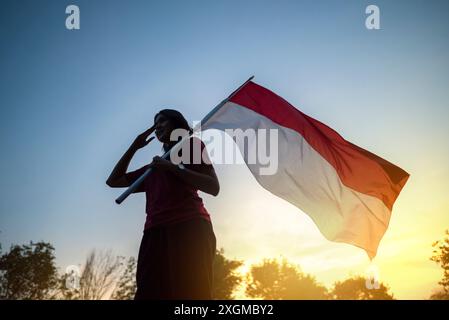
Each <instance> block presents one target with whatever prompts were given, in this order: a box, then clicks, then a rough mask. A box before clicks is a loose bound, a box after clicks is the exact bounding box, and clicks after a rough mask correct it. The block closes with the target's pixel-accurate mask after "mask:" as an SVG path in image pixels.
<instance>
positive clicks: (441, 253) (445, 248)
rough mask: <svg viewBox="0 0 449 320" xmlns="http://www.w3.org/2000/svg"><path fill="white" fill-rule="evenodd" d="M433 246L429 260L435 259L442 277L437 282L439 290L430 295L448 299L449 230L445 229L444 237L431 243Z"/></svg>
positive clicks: (434, 298) (436, 298)
mask: <svg viewBox="0 0 449 320" xmlns="http://www.w3.org/2000/svg"><path fill="white" fill-rule="evenodd" d="M432 246H433V247H434V248H435V249H434V250H433V255H432V257H431V258H430V260H432V261H435V262H436V263H438V264H439V265H440V267H441V268H442V269H443V279H441V281H439V282H438V284H439V285H440V286H441V287H442V289H441V290H439V291H438V292H436V293H434V294H432V295H431V297H430V299H432V300H449V230H446V232H445V237H444V238H443V239H442V240H438V241H436V242H435V243H433V244H432Z"/></svg>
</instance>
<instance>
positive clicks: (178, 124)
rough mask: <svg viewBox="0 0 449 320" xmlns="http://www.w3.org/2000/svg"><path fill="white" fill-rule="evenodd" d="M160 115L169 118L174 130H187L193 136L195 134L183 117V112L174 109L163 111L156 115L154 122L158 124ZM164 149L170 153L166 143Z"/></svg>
mask: <svg viewBox="0 0 449 320" xmlns="http://www.w3.org/2000/svg"><path fill="white" fill-rule="evenodd" d="M158 115H163V116H164V117H166V118H168V119H169V121H170V122H171V123H172V125H173V129H185V130H187V131H188V132H189V134H191V133H192V132H193V130H192V128H190V126H189V123H188V122H187V120H186V118H184V116H183V115H182V113H181V112H179V111H177V110H174V109H163V110H161V111H159V112H158V113H156V115H155V116H154V122H156V117H157V116H158ZM163 148H164V150H165V151H168V149H169V148H170V146H169V145H168V144H166V143H164V145H163Z"/></svg>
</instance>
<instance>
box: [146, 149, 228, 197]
mask: <svg viewBox="0 0 449 320" xmlns="http://www.w3.org/2000/svg"><path fill="white" fill-rule="evenodd" d="M150 167H153V168H159V169H163V170H168V171H170V172H173V173H174V174H175V175H176V176H177V177H179V178H181V179H182V180H183V181H185V182H186V183H188V184H190V185H191V186H193V187H194V188H196V189H198V190H201V191H203V192H206V193H209V194H211V195H213V196H216V195H218V193H219V192H220V184H219V182H218V178H217V175H216V173H215V170H214V167H213V166H212V165H202V166H201V168H202V169H201V171H195V170H191V169H188V168H186V167H184V168H183V169H181V168H180V167H178V166H177V165H175V164H173V163H172V162H171V161H169V160H165V159H163V158H161V157H158V156H157V157H154V158H153V162H152V163H151V164H150Z"/></svg>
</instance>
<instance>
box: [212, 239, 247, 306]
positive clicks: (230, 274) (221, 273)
mask: <svg viewBox="0 0 449 320" xmlns="http://www.w3.org/2000/svg"><path fill="white" fill-rule="evenodd" d="M242 264H243V262H242V261H239V260H230V259H227V258H226V257H225V256H224V249H223V248H221V249H220V250H217V252H216V254H215V258H214V266H213V273H214V280H213V292H212V296H213V298H214V299H219V300H230V299H234V295H233V293H234V291H235V289H236V288H237V286H238V285H239V284H240V283H241V282H242V276H241V275H239V274H238V273H237V272H236V269H238V268H239V267H240V266H241V265H242Z"/></svg>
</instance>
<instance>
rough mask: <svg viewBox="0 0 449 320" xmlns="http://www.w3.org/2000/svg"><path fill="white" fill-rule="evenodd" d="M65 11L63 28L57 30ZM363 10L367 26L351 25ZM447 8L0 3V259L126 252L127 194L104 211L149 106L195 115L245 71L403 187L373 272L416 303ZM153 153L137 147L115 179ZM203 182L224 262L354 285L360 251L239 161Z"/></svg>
mask: <svg viewBox="0 0 449 320" xmlns="http://www.w3.org/2000/svg"><path fill="white" fill-rule="evenodd" d="M69 4H76V5H78V6H79V8H80V11H81V29H80V30H72V31H69V30H67V29H66V28H65V18H66V16H67V15H66V14H65V8H66V6H67V5H69ZM369 4H376V5H377V6H379V8H380V14H381V30H367V29H366V28H365V18H366V14H365V8H366V7H367V5H369ZM448 12H449V2H448V1H446V0H442V1H436V0H434V1H424V0H423V1H405V0H396V1H380V0H376V1H363V0H350V1H346V0H345V1H337V0H326V1H312V0H310V1H299V0H297V1H274V0H270V1H263V0H257V1H256V0H254V1H252V0H251V1H249V0H245V1H228V0H227V1H224V0H219V1H193V0H189V1H151V2H149V1H143V0H142V1H127V2H123V1H100V0H97V1H23V0H21V1H2V5H1V8H0V40H1V47H0V70H1V71H0V119H1V120H0V121H1V126H0V143H1V144H0V145H1V148H2V156H1V157H0V166H1V168H2V179H1V180H0V194H1V195H2V200H1V201H0V243H1V244H2V248H3V251H5V250H7V249H8V248H9V246H10V245H11V244H12V243H15V244H21V243H25V242H29V241H30V240H33V241H38V240H44V241H48V242H51V243H52V244H54V246H55V249H56V256H57V263H58V266H59V267H60V268H61V270H64V269H65V267H66V266H68V265H73V264H75V265H76V264H81V263H82V262H83V261H84V259H85V257H86V255H87V254H88V252H89V251H90V250H91V249H93V248H97V249H113V250H114V252H115V253H117V254H120V255H126V256H131V255H133V256H136V255H137V251H138V246H139V243H140V239H141V236H142V231H143V225H144V220H145V213H144V205H145V199H144V195H143V194H139V195H133V196H131V197H130V198H128V199H127V200H126V201H125V202H124V203H123V204H122V205H120V206H118V205H116V204H115V203H114V199H115V198H116V197H117V196H118V195H119V194H120V193H121V190H118V189H110V188H107V187H106V185H105V181H106V178H107V177H108V175H109V173H110V171H111V170H112V168H113V166H114V165H115V163H116V162H117V160H118V159H119V158H120V156H121V155H122V153H123V152H124V151H125V150H126V149H127V147H128V146H129V145H130V144H131V142H132V141H133V139H134V138H135V136H136V135H137V134H139V133H140V132H142V131H144V130H145V129H147V128H148V127H149V126H150V125H152V121H153V116H154V114H155V113H156V112H157V111H158V110H160V109H162V108H165V107H169V108H175V109H178V110H180V111H181V112H182V113H183V114H184V115H185V116H186V118H188V120H189V121H195V120H200V119H201V118H202V117H203V116H205V115H206V114H207V113H208V112H209V111H210V110H211V109H212V108H213V107H214V106H215V105H217V104H218V103H219V102H220V101H221V100H222V99H223V98H225V97H226V96H227V95H228V94H229V93H230V92H232V91H233V90H234V89H235V88H236V87H238V86H239V85H240V84H241V83H242V82H243V81H244V80H246V79H247V78H248V77H249V76H250V75H255V79H254V81H255V82H256V83H259V84H260V85H262V86H264V87H267V88H269V89H270V90H272V91H274V92H276V93H277V94H279V95H280V96H282V97H283V98H285V99H286V100H287V101H289V102H290V103H291V104H293V105H294V106H296V107H297V108H298V109H300V110H301V111H303V112H304V113H306V114H308V115H310V116H312V117H314V118H315V119H318V120H320V121H322V122H324V123H326V124H327V125H329V126H330V127H332V128H333V129H335V130H336V131H337V132H339V133H340V134H341V135H342V136H343V137H345V138H346V139H347V140H349V141H351V142H353V143H355V144H356V145H358V146H360V147H362V148H365V149H367V150H369V151H371V152H373V153H375V154H377V155H379V156H381V157H383V158H385V159H387V160H389V161H390V162H392V163H394V164H396V165H398V166H399V167H401V168H403V169H404V170H406V171H407V172H408V173H409V174H410V178H409V180H408V182H407V184H406V185H405V187H404V189H403V191H402V192H401V194H400V196H399V198H398V200H397V201H396V203H395V205H394V208H393V214H392V217H391V221H390V226H389V228H388V230H387V233H386V235H385V237H384V238H383V240H382V242H381V244H380V247H379V250H378V255H377V257H376V258H375V259H374V261H373V264H374V265H375V266H377V267H378V269H379V271H380V279H381V281H384V282H385V283H387V284H388V285H389V286H390V287H391V290H392V292H393V293H394V295H395V297H396V298H399V299H422V298H428V297H429V296H430V294H431V293H432V291H433V290H434V289H435V288H437V282H438V280H439V279H440V278H441V277H442V272H441V269H439V267H438V266H437V265H436V264H435V263H434V262H432V261H430V260H429V258H430V256H431V255H432V246H431V245H432V243H433V242H434V241H436V240H438V239H440V238H442V236H443V235H444V231H445V230H446V229H449V188H448V181H449V166H448V164H449V148H448V138H449V125H448V120H449V90H448V88H449V87H448V85H449V59H448V52H449V20H448V19H447V13H448ZM160 153H161V146H160V144H159V143H157V142H152V143H151V144H150V145H149V146H148V147H147V148H146V149H144V150H141V151H140V152H139V153H138V154H137V156H136V158H135V159H134V160H133V162H132V163H131V166H130V169H135V168H139V167H140V166H142V165H143V164H146V163H148V162H149V161H150V160H151V158H152V157H153V156H154V155H157V154H160ZM281 156H282V155H281ZM216 171H217V174H218V177H219V180H220V184H221V191H220V194H219V195H218V197H211V196H208V195H204V194H202V196H203V199H204V201H205V205H206V207H207V209H208V210H209V212H210V214H211V216H212V221H213V224H214V229H215V233H216V236H217V240H218V246H219V247H223V248H224V249H225V253H226V255H227V256H229V257H232V258H237V259H243V260H245V261H247V262H258V261H261V260H262V259H263V258H270V257H285V258H287V259H289V260H291V261H292V262H296V263H298V264H299V265H300V266H301V268H302V269H303V270H304V271H305V272H308V273H312V274H313V275H315V276H316V277H317V280H318V281H320V282H322V283H324V284H325V285H327V286H331V285H332V283H333V282H335V281H337V280H342V279H345V278H347V277H348V276H350V275H356V274H362V275H363V274H365V271H366V269H367V268H368V267H369V266H370V261H369V259H368V257H367V255H366V253H365V252H364V251H363V250H361V249H359V248H356V247H353V246H350V245H347V244H341V243H332V242H329V241H327V240H326V239H325V238H324V237H323V236H322V235H321V234H320V232H319V230H318V229H317V227H316V226H315V225H314V223H313V222H312V221H311V219H310V218H309V217H308V216H307V215H306V214H305V213H303V212H301V211H300V210H299V209H297V208H296V207H294V206H292V205H290V204H289V203H287V202H286V201H284V200H282V199H280V198H277V197H276V196H274V195H272V194H271V193H269V192H268V191H266V190H265V189H263V188H262V187H260V186H259V185H258V183H257V182H256V180H255V179H254V178H253V176H252V175H251V173H250V172H249V170H248V169H247V168H246V166H244V165H216Z"/></svg>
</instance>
